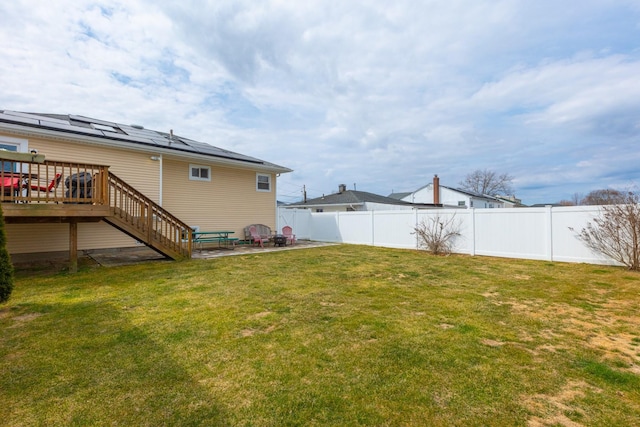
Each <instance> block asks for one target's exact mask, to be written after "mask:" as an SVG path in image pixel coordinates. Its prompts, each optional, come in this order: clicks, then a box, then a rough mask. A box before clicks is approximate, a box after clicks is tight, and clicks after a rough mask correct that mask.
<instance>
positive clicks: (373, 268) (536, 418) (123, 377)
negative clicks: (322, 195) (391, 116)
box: [0, 246, 640, 426]
mask: <svg viewBox="0 0 640 427" xmlns="http://www.w3.org/2000/svg"><path fill="white" fill-rule="evenodd" d="M639 277H640V276H639V275H638V274H635V273H630V272H628V271H627V270H624V269H622V268H607V267H602V266H592V265H583V264H579V265H578V264H559V263H558V264H554V263H548V262H535V261H518V260H506V259H492V258H483V257H473V258H472V257H466V256H450V257H434V256H429V255H427V254H425V253H423V252H417V251H407V250H394V249H384V248H372V247H363V246H335V247H325V248H314V249H307V250H296V251H283V252H273V253H265V254H256V255H247V256H236V257H225V258H218V259H215V260H191V261H187V262H181V263H149V264H142V265H135V266H126V267H116V268H108V269H87V270H85V271H81V272H80V273H78V274H75V275H67V274H56V275H50V276H44V275H42V274H39V275H31V276H25V275H24V274H22V275H19V276H18V278H17V280H16V287H15V290H14V294H13V295H12V299H11V300H10V301H9V303H8V304H5V305H3V306H2V307H0V331H1V332H0V372H2V375H1V376H0V407H1V408H2V417H1V419H0V424H2V425H11V426H33V425H137V426H145V425H146V426H156V425H234V426H283V425H305V426H313V425H340V426H344V425H354V426H356V425H377V426H383V425H389V426H391V425H393V426H395V425H416V426H424V425H431V426H437V425H447V426H451V425H460V426H463V425H464V426H467V425H529V426H551V425H558V426H580V425H585V426H586V425H635V424H638V420H640V317H639V316H638V311H637V310H638V307H639V306H640V292H639V286H640V281H639V280H638V279H639Z"/></svg>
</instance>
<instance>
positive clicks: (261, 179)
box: [256, 173, 271, 192]
mask: <svg viewBox="0 0 640 427" xmlns="http://www.w3.org/2000/svg"><path fill="white" fill-rule="evenodd" d="M256 191H266V192H269V191H271V175H266V174H262V173H258V174H256Z"/></svg>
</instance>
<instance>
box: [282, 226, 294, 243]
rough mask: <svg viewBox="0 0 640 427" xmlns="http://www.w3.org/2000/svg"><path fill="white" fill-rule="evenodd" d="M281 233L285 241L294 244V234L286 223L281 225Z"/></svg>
mask: <svg viewBox="0 0 640 427" xmlns="http://www.w3.org/2000/svg"><path fill="white" fill-rule="evenodd" d="M282 234H283V235H284V237H285V238H286V239H287V242H289V243H291V245H295V244H296V235H295V234H293V229H292V228H291V227H289V226H288V225H285V226H284V227H282ZM285 246H286V243H285Z"/></svg>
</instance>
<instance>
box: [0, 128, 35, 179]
mask: <svg viewBox="0 0 640 427" xmlns="http://www.w3.org/2000/svg"><path fill="white" fill-rule="evenodd" d="M28 148H29V147H28V141H27V140H26V139H18V138H10V137H6V136H2V137H0V149H2V150H6V151H17V152H19V153H26V152H28ZM17 167H18V165H17V163H15V162H10V161H8V160H7V161H3V162H2V169H3V170H4V171H5V172H17V170H16V169H17Z"/></svg>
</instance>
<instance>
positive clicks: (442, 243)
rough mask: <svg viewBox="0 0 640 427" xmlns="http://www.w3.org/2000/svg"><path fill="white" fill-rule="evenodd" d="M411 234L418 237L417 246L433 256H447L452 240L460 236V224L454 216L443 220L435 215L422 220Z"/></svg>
mask: <svg viewBox="0 0 640 427" xmlns="http://www.w3.org/2000/svg"><path fill="white" fill-rule="evenodd" d="M413 230H414V232H413V233H411V234H417V235H418V246H419V247H421V248H424V249H426V250H428V251H429V252H431V253H432V254H434V255H449V254H450V253H451V250H452V249H453V243H454V239H455V237H457V236H460V222H459V221H457V220H456V216H455V214H454V215H452V216H451V217H450V218H448V219H445V218H442V217H440V215H436V216H434V217H429V218H427V219H426V220H422V221H421V222H420V224H418V225H417V226H416V227H414V229H413Z"/></svg>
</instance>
